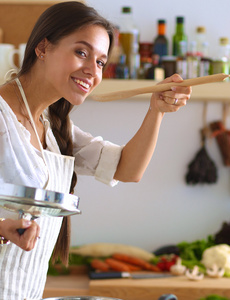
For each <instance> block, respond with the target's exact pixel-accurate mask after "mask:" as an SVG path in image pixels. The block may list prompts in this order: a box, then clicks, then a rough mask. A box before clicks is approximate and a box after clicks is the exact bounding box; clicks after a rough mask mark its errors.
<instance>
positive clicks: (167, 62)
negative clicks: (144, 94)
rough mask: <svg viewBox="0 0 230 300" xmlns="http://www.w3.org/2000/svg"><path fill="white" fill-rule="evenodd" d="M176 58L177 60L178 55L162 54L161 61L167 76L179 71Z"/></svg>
mask: <svg viewBox="0 0 230 300" xmlns="http://www.w3.org/2000/svg"><path fill="white" fill-rule="evenodd" d="M176 60H177V58H176V56H172V55H165V56H162V61H161V63H162V67H163V68H164V71H165V77H170V76H172V75H173V74H175V73H176V71H177V68H176Z"/></svg>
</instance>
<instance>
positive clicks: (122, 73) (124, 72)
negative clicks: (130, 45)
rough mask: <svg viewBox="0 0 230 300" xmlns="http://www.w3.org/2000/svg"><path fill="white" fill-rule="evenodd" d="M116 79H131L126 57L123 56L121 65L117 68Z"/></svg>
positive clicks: (120, 60) (121, 56)
mask: <svg viewBox="0 0 230 300" xmlns="http://www.w3.org/2000/svg"><path fill="white" fill-rule="evenodd" d="M115 74H116V75H115V78H118V79H129V67H128V66H127V65H126V55H125V54H121V55H120V59H119V63H118V64H117V66H116V71H115Z"/></svg>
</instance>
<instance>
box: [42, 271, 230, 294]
mask: <svg viewBox="0 0 230 300" xmlns="http://www.w3.org/2000/svg"><path fill="white" fill-rule="evenodd" d="M162 294H174V295H176V296H177V298H178V300H199V299H200V298H201V297H205V296H208V295H211V294H218V295H220V296H225V297H228V298H230V278H219V279H214V278H209V277H205V278H204V279H203V280H201V281H191V280H189V279H187V277H185V276H176V277H170V278H169V277H168V278H157V279H106V280H104V279H103V280H89V278H88V275H87V272H86V271H85V270H83V272H79V273H76V274H72V275H62V276H48V278H47V283H46V287H45V292H44V296H43V298H46V297H55V296H56V297H60V296H82V295H91V296H104V297H114V298H118V299H123V300H157V299H158V298H159V297H160V296H161V295H162Z"/></svg>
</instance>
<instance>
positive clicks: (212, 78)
mask: <svg viewBox="0 0 230 300" xmlns="http://www.w3.org/2000/svg"><path fill="white" fill-rule="evenodd" d="M229 76H230V75H226V74H224V73H220V74H214V75H209V76H203V77H197V78H191V79H186V80H183V81H182V82H179V83H177V82H170V83H162V84H157V85H152V86H149V87H143V88H137V89H132V90H126V91H117V92H113V93H107V94H101V95H91V96H90V99H92V100H95V101H100V102H106V101H113V100H120V99H126V98H130V97H133V96H136V95H140V94H147V93H153V92H164V91H168V90H170V89H171V87H173V86H194V85H200V84H206V83H212V82H218V81H224V79H226V78H227V77H229Z"/></svg>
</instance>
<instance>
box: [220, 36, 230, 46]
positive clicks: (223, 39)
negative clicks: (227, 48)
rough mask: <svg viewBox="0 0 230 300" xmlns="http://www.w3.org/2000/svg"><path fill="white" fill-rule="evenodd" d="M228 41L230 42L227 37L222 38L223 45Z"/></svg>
mask: <svg viewBox="0 0 230 300" xmlns="http://www.w3.org/2000/svg"><path fill="white" fill-rule="evenodd" d="M228 43H229V40H228V38H227V37H222V38H220V44H221V45H228Z"/></svg>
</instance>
